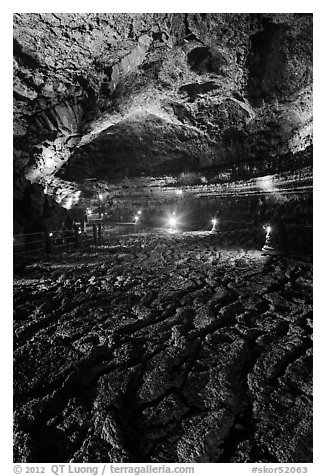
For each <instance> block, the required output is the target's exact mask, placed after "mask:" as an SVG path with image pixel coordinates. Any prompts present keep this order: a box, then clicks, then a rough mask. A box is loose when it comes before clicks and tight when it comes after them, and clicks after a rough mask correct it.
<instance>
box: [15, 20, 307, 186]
mask: <svg viewBox="0 0 326 476" xmlns="http://www.w3.org/2000/svg"><path fill="white" fill-rule="evenodd" d="M14 99H15V110H14V149H15V157H14V170H15V177H16V182H15V186H16V188H18V189H22V188H23V184H22V179H21V177H22V176H25V177H26V178H27V179H29V180H30V181H32V182H38V183H43V184H44V182H45V180H46V181H49V179H51V178H52V177H53V176H54V174H56V173H57V172H58V171H59V170H61V173H62V174H63V178H65V179H68V180H72V181H74V180H76V179H77V180H79V179H80V178H85V177H99V178H106V179H107V180H111V179H112V178H123V177H125V176H137V175H145V176H146V175H157V174H162V173H174V174H178V173H180V172H182V171H184V170H188V171H189V170H198V169H201V168H207V167H212V166H216V165H219V164H221V163H230V164H232V163H234V162H238V161H239V160H244V159H249V160H252V159H255V160H256V159H258V160H260V161H261V162H263V161H264V160H266V158H268V159H273V158H276V157H278V156H279V155H280V154H285V153H288V152H291V153H296V152H298V151H300V150H304V149H305V148H306V147H307V146H308V145H310V144H311V142H312V15H309V14H49V13H46V14H36V13H33V14H15V15H14ZM67 161H68V162H67ZM64 164H66V165H67V166H66V168H65V169H62V166H63V165H64Z"/></svg>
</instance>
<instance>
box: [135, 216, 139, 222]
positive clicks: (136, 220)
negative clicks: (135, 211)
mask: <svg viewBox="0 0 326 476" xmlns="http://www.w3.org/2000/svg"><path fill="white" fill-rule="evenodd" d="M138 220H139V215H136V216H135V223H137V222H138Z"/></svg>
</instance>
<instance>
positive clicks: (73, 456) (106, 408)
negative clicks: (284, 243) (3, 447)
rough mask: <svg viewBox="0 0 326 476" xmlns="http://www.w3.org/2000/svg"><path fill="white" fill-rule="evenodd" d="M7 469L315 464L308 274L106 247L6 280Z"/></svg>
mask: <svg viewBox="0 0 326 476" xmlns="http://www.w3.org/2000/svg"><path fill="white" fill-rule="evenodd" d="M14 331H15V355H14V357H15V358H14V380H15V382H14V390H15V416H14V421H15V452H14V455H15V461H17V462H24V461H25V462H68V461H70V462H188V463H190V462H239V463H241V462H309V461H311V460H312V448H311V446H312V442H311V433H312V429H311V426H312V406H311V400H312V383H311V367H312V336H311V333H312V266H311V264H309V263H305V262H300V261H298V260H293V259H291V258H271V257H266V256H262V255H261V253H260V251H259V250H258V248H257V249H256V250H250V249H244V248H239V247H237V246H233V247H230V246H229V247H227V246H226V244H223V243H221V242H220V241H219V238H218V236H217V235H212V234H209V233H184V234H168V233H164V232H156V231H153V232H152V233H143V234H142V233H139V234H137V235H120V236H118V235H115V236H112V237H111V238H110V241H109V242H108V243H107V245H103V246H98V247H93V248H90V249H88V250H79V251H74V252H66V253H65V254H61V255H57V256H53V257H51V258H46V257H44V259H43V261H41V262H38V263H37V264H36V263H34V264H29V265H26V266H21V267H18V268H17V272H16V273H15V277H14Z"/></svg>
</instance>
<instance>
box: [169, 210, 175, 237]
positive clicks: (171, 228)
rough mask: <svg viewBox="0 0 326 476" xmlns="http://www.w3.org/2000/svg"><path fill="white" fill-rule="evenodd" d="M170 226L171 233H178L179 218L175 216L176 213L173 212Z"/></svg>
mask: <svg viewBox="0 0 326 476" xmlns="http://www.w3.org/2000/svg"><path fill="white" fill-rule="evenodd" d="M168 225H169V231H170V233H172V232H174V231H176V228H177V218H176V216H175V212H173V213H172V215H171V216H170V217H169V221H168Z"/></svg>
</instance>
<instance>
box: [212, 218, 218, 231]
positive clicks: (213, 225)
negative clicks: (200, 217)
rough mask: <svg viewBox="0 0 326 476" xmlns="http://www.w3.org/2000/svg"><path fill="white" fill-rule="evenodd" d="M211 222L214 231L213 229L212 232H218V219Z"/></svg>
mask: <svg viewBox="0 0 326 476" xmlns="http://www.w3.org/2000/svg"><path fill="white" fill-rule="evenodd" d="M211 222H212V229H211V231H216V225H217V219H216V218H212V220H211Z"/></svg>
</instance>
